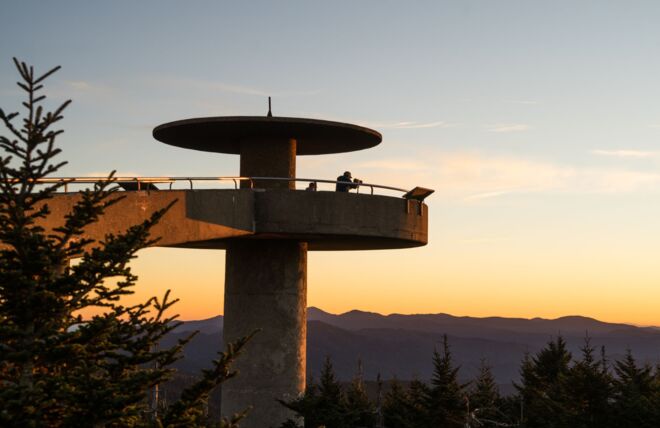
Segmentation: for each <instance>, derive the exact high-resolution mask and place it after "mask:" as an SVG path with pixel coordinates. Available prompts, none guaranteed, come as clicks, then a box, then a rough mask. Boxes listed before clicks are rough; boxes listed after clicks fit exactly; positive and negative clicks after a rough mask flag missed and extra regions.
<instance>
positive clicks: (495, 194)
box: [463, 190, 515, 201]
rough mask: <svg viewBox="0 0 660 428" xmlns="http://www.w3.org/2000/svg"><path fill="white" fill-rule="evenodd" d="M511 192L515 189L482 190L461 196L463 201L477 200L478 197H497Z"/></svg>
mask: <svg viewBox="0 0 660 428" xmlns="http://www.w3.org/2000/svg"><path fill="white" fill-rule="evenodd" d="M511 193H515V190H496V191H494V192H484V193H477V194H474V195H470V196H467V197H465V198H463V200H464V201H477V200H480V199H490V198H497V197H498V196H503V195H509V194H511Z"/></svg>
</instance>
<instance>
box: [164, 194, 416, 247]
mask: <svg viewBox="0 0 660 428" xmlns="http://www.w3.org/2000/svg"><path fill="white" fill-rule="evenodd" d="M182 196H183V198H184V199H185V205H186V217H187V218H188V219H191V220H197V221H205V222H212V223H213V222H218V223H221V224H223V225H224V226H230V227H232V229H243V230H246V231H247V230H249V233H245V234H241V235H238V234H236V235H233V236H227V237H226V238H225V237H222V236H220V237H218V238H217V239H207V240H204V239H199V238H198V239H196V240H194V241H188V242H173V243H167V244H166V246H174V247H184V248H207V249H213V248H217V249H224V248H227V244H228V240H229V239H231V240H235V239H240V240H273V239H275V240H283V239H288V240H296V241H302V242H307V243H308V248H309V250H310V251H350V250H378V249H397V248H411V247H420V246H423V245H426V244H427V242H428V207H427V206H426V204H424V203H422V202H419V201H415V200H408V199H403V198H397V197H392V196H381V195H368V194H355V193H342V192H330V191H328V192H324V191H318V192H308V191H304V190H297V191H291V190H281V189H255V190H253V189H238V190H188V191H185V192H184V195H180V196H179V198H180V199H182V198H181V197H182ZM230 201H231V202H230ZM230 206H231V210H228V208H229V207H230ZM221 207H224V209H220V208H221ZM222 212H224V213H226V214H227V215H228V216H227V217H225V218H222V215H219V214H222ZM159 245H162V243H161V244H159Z"/></svg>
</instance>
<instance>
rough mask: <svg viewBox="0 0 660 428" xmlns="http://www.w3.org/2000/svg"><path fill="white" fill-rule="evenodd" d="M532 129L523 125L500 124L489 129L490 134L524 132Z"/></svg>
mask: <svg viewBox="0 0 660 428" xmlns="http://www.w3.org/2000/svg"><path fill="white" fill-rule="evenodd" d="M529 129H531V127H530V126H529V125H525V124H523V123H514V124H500V125H495V126H493V127H491V128H490V129H489V131H490V132H522V131H527V130H529Z"/></svg>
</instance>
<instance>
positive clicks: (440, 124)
mask: <svg viewBox="0 0 660 428" xmlns="http://www.w3.org/2000/svg"><path fill="white" fill-rule="evenodd" d="M361 124H362V125H363V126H366V127H369V128H380V129H421V128H453V127H456V126H458V124H456V123H449V122H445V121H442V120H440V121H435V122H389V123H387V122H385V123H373V122H363V123H361Z"/></svg>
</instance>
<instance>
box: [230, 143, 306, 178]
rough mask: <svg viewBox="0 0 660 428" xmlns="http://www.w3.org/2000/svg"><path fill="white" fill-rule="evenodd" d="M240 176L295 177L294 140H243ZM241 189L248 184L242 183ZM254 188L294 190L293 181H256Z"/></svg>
mask: <svg viewBox="0 0 660 428" xmlns="http://www.w3.org/2000/svg"><path fill="white" fill-rule="evenodd" d="M241 176H243V177H289V178H294V177H295V176H296V140H295V139H293V138H259V139H250V140H243V141H242V144H241ZM241 186H242V187H249V183H247V182H242V183H241ZM254 187H258V188H262V189H268V188H271V189H295V188H296V183H295V182H293V181H290V182H284V181H267V180H262V181H256V182H255V183H254Z"/></svg>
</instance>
